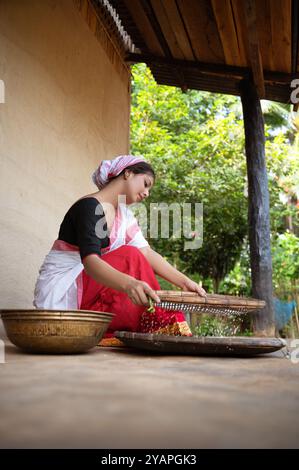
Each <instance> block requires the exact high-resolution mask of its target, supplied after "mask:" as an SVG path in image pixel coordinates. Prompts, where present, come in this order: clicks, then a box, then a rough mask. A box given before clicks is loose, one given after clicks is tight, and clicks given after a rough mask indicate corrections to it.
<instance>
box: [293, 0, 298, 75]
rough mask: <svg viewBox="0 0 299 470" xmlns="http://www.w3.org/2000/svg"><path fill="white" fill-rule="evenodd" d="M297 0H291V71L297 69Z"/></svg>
mask: <svg viewBox="0 0 299 470" xmlns="http://www.w3.org/2000/svg"><path fill="white" fill-rule="evenodd" d="M298 23H299V1H298V0H293V2H292V72H296V71H297V60H298V26H299V25H298Z"/></svg>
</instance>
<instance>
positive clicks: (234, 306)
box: [154, 290, 266, 315]
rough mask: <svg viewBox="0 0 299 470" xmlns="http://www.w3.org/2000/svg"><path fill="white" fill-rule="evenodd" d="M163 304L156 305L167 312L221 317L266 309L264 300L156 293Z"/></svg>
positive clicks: (190, 293)
mask: <svg viewBox="0 0 299 470" xmlns="http://www.w3.org/2000/svg"><path fill="white" fill-rule="evenodd" d="M155 292H156V294H157V295H158V296H159V298H160V300H161V302H160V303H154V305H155V306H157V307H162V308H164V309H165V310H177V311H179V310H181V311H183V312H186V313H209V314H218V315H219V314H220V315H231V314H235V315H236V314H237V315H240V314H246V313H251V312H254V311H256V310H259V309H261V308H263V307H265V305H266V302H265V301H263V300H258V299H252V298H247V297H237V296H233V295H219V294H207V296H206V297H201V296H199V295H198V294H195V293H194V292H184V291H171V290H160V291H155Z"/></svg>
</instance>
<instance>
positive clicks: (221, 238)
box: [131, 64, 299, 295]
mask: <svg viewBox="0 0 299 470" xmlns="http://www.w3.org/2000/svg"><path fill="white" fill-rule="evenodd" d="M279 109H280V108H279V107H277V106H272V108H271V107H268V109H267V112H266V128H265V133H266V163H267V169H268V177H269V191H270V216H271V232H272V235H271V236H272V242H273V256H274V262H273V266H274V279H275V282H277V283H280V282H284V281H285V280H288V279H290V278H292V279H293V278H294V277H296V276H298V272H297V270H296V269H295V268H294V267H293V268H292V267H291V265H292V263H293V261H294V256H295V255H296V253H297V252H296V249H295V248H294V247H293V246H292V247H291V246H290V244H291V243H293V242H294V240H293V241H291V240H290V237H289V236H288V235H286V237H287V242H286V241H285V240H284V239H283V238H280V237H279V236H280V234H281V235H283V234H285V232H286V227H287V223H290V221H291V222H292V224H293V226H294V227H295V233H296V230H299V229H298V227H299V221H298V207H296V200H297V199H296V198H297V197H298V194H299V187H298V181H299V139H297V136H296V132H295V130H294V129H296V128H299V125H298V126H297V127H296V125H295V124H296V123H295V124H294V125H293V124H292V125H290V126H289V128H288V132H285V129H286V128H287V113H288V110H287V109H286V108H285V107H284V108H281V109H282V111H281V112H282V114H283V115H282V116H279ZM294 122H295V121H294ZM291 134H292V138H290V135H291ZM291 141H292V142H294V145H293V146H291V145H290V142H291ZM131 151H132V153H134V154H143V155H144V156H145V157H146V158H147V159H148V161H150V162H151V163H152V165H153V167H154V168H155V171H156V173H157V179H156V184H155V186H154V189H153V191H152V194H151V198H150V201H147V202H146V204H149V203H150V202H151V203H154V202H158V203H160V202H166V203H169V204H171V203H173V202H176V203H179V204H182V203H185V202H191V203H195V202H201V203H203V215H204V219H203V228H204V232H203V245H202V247H201V248H199V249H197V250H185V251H184V242H185V241H186V240H185V239H183V238H182V239H176V238H175V237H174V234H173V232H172V231H171V232H170V236H169V237H168V238H159V239H152V240H151V239H149V241H150V243H151V245H152V246H153V248H154V249H155V250H157V251H158V252H159V253H161V254H162V255H163V256H164V257H165V258H166V259H168V260H169V261H170V262H171V263H172V264H174V265H175V266H176V267H177V268H178V269H179V270H180V271H182V272H185V273H186V274H188V276H190V277H192V278H194V279H196V280H197V281H199V280H202V281H203V286H204V287H205V288H208V290H209V291H210V290H212V289H213V290H214V291H216V292H217V291H219V290H220V291H221V292H226V293H229V292H231V293H234V294H243V295H250V267H249V257H248V253H249V249H248V242H247V238H246V235H247V232H248V226H247V205H248V204H247V176H246V159H245V154H244V152H245V151H244V129H243V121H242V110H241V104H240V100H239V98H237V97H232V96H227V95H220V94H215V93H214V94H212V93H206V92H198V91H194V90H189V91H187V92H186V93H182V92H181V90H179V89H178V88H175V87H166V86H161V85H159V86H158V85H157V84H156V83H155V81H154V80H153V78H152V75H151V73H150V71H149V69H148V68H147V67H146V66H145V65H143V64H139V65H137V66H135V67H134V68H133V81H132V106H131ZM193 219H194V215H192V221H194V220H193ZM287 221H289V222H287ZM192 226H194V225H192ZM297 235H298V234H297ZM278 240H279V241H278ZM294 243H295V242H294ZM284 250H286V251H284ZM292 250H293V251H292ZM283 252H285V255H286V257H289V256H290V258H289V261H288V262H287V263H286V264H284V262H283V261H282V258H283V254H282V253H283ZM279 257H280V258H279ZM276 259H277V261H276ZM279 259H281V261H279ZM293 264H295V265H296V262H295V263H293ZM168 288H169V287H168ZM172 288H173V286H172Z"/></svg>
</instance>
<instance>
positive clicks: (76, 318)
mask: <svg viewBox="0 0 299 470" xmlns="http://www.w3.org/2000/svg"><path fill="white" fill-rule="evenodd" d="M0 315H1V318H2V320H3V324H4V327H5V331H6V334H7V336H8V338H9V340H10V341H11V342H12V343H13V344H14V345H15V346H18V347H19V348H21V349H23V350H25V351H28V352H34V353H46V354H73V353H82V352H85V351H88V350H89V349H91V348H93V347H95V346H96V345H97V344H98V343H99V341H100V340H101V339H102V337H103V335H104V333H105V332H106V330H107V328H108V325H109V323H110V322H111V320H112V317H113V313H108V312H95V311H91V310H37V309H36V310H33V309H32V310H27V309H26V310H25V309H19V310H11V309H9V310H0Z"/></svg>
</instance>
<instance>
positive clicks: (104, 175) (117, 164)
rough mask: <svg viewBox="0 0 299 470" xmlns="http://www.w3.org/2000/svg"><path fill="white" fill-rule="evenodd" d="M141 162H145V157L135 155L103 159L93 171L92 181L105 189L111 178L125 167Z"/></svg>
mask: <svg viewBox="0 0 299 470" xmlns="http://www.w3.org/2000/svg"><path fill="white" fill-rule="evenodd" d="M140 162H145V158H144V157H142V156H138V157H134V155H119V156H118V157H116V158H114V159H113V160H103V161H102V162H101V163H100V166H99V167H98V168H97V169H96V171H95V172H94V173H93V175H92V181H93V182H94V184H95V185H96V186H97V187H98V188H99V189H103V187H104V186H106V184H107V183H108V182H109V179H110V178H112V177H114V176H118V175H119V174H120V173H121V172H122V171H123V170H124V169H125V168H127V167H129V166H131V165H135V164H136V163H140Z"/></svg>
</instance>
